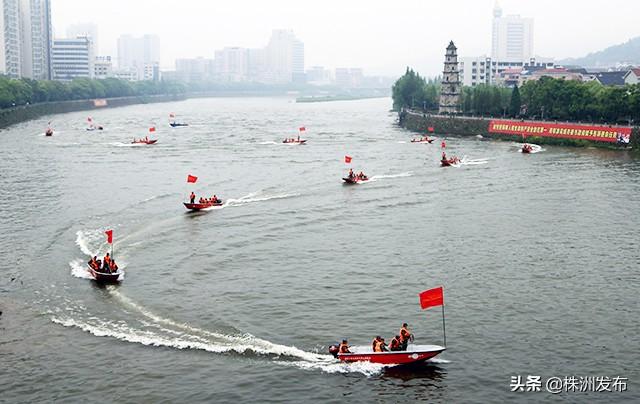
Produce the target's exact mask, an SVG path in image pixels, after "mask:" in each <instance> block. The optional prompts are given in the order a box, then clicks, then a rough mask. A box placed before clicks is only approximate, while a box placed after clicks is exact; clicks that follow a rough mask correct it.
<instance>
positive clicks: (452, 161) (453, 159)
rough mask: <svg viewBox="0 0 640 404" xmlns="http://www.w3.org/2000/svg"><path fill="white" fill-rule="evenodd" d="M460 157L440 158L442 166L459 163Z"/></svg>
mask: <svg viewBox="0 0 640 404" xmlns="http://www.w3.org/2000/svg"><path fill="white" fill-rule="evenodd" d="M459 162H460V159H459V158H457V157H451V158H450V159H442V160H440V167H451V166H452V165H454V164H458V163H459Z"/></svg>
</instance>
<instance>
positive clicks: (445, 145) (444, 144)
mask: <svg viewBox="0 0 640 404" xmlns="http://www.w3.org/2000/svg"><path fill="white" fill-rule="evenodd" d="M440 147H442V148H443V149H444V148H446V147H447V144H446V143H445V142H444V140H443V141H442V143H440Z"/></svg>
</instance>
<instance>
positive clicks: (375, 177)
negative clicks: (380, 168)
mask: <svg viewBox="0 0 640 404" xmlns="http://www.w3.org/2000/svg"><path fill="white" fill-rule="evenodd" d="M412 175H413V173H412V172H404V173H400V174H389V175H374V176H372V177H371V181H375V180H382V179H385V178H402V177H411V176H412Z"/></svg>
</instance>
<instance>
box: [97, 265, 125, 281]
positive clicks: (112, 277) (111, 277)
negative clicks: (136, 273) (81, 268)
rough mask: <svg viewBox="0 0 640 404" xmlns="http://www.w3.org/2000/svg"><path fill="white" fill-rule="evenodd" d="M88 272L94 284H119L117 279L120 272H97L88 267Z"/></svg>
mask: <svg viewBox="0 0 640 404" xmlns="http://www.w3.org/2000/svg"><path fill="white" fill-rule="evenodd" d="M89 272H90V273H91V276H93V279H95V281H96V282H100V283H119V282H120V279H119V278H120V275H121V274H122V272H120V270H118V272H115V273H112V274H111V273H109V274H108V273H105V272H99V271H96V270H95V269H93V268H91V267H90V266H89Z"/></svg>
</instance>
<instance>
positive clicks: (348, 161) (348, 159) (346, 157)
mask: <svg viewBox="0 0 640 404" xmlns="http://www.w3.org/2000/svg"><path fill="white" fill-rule="evenodd" d="M344 162H345V163H347V164H349V163H351V156H344Z"/></svg>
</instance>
